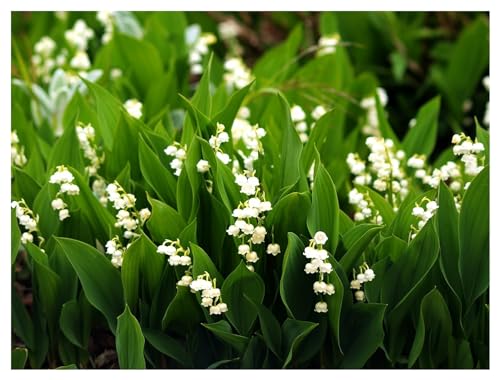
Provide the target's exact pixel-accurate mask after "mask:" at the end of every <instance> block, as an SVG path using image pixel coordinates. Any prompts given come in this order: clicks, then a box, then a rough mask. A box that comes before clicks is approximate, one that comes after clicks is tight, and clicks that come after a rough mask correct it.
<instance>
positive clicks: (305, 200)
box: [266, 192, 311, 248]
mask: <svg viewBox="0 0 500 380" xmlns="http://www.w3.org/2000/svg"><path fill="white" fill-rule="evenodd" d="M310 207H311V200H310V198H309V196H308V194H307V193H297V192H293V193H290V194H287V195H285V196H284V197H283V198H281V199H280V200H279V201H277V202H276V203H275V204H273V209H272V210H271V211H270V212H269V215H268V216H267V217H266V228H268V230H270V229H273V230H274V238H275V241H276V242H277V243H279V244H280V246H281V247H283V248H284V247H286V245H287V240H288V233H289V232H293V233H294V234H296V235H299V236H300V235H306V234H307V230H306V228H307V227H306V219H307V211H308V210H309V209H310Z"/></svg>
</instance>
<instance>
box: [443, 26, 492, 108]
mask: <svg viewBox="0 0 500 380" xmlns="http://www.w3.org/2000/svg"><path fill="white" fill-rule="evenodd" d="M488 34H489V26H488V22H487V19H486V17H477V18H476V20H475V21H474V22H472V23H470V24H469V25H468V26H467V27H466V28H464V29H463V31H462V32H461V33H460V36H459V37H458V40H457V42H456V43H455V46H454V47H453V50H452V52H451V55H450V56H449V60H448V62H449V64H448V67H447V68H446V71H445V72H444V78H443V87H444V90H445V92H446V95H447V96H448V100H449V102H450V105H451V106H452V109H453V111H454V112H455V114H456V115H457V117H459V116H460V115H461V114H462V105H463V103H464V101H465V100H466V99H470V98H471V96H472V95H473V92H474V90H475V89H476V86H477V84H478V82H479V80H480V79H481V76H482V75H484V70H485V69H486V68H487V67H488V57H489V43H488Z"/></svg>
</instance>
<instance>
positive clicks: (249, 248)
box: [226, 174, 281, 270]
mask: <svg viewBox="0 0 500 380" xmlns="http://www.w3.org/2000/svg"><path fill="white" fill-rule="evenodd" d="M243 182H245V183H243ZM248 182H251V184H248ZM236 183H238V184H239V185H240V186H242V189H243V187H245V189H246V190H248V191H247V192H246V193H244V194H247V195H253V197H252V198H249V199H247V200H246V201H244V202H241V203H240V204H239V205H238V207H237V208H235V209H234V210H233V217H234V218H236V221H235V222H234V224H231V225H230V226H229V227H228V229H227V231H226V232H227V234H228V235H230V236H234V237H235V238H238V239H240V243H241V244H240V245H239V246H238V254H239V255H241V256H243V257H244V258H245V261H246V262H247V265H248V269H249V270H253V267H252V265H251V264H252V263H256V262H257V261H258V260H259V256H258V254H257V252H256V251H255V249H254V248H255V247H254V245H259V244H262V243H264V240H265V239H266V235H267V230H266V228H265V227H264V226H263V223H264V219H265V215H264V213H265V212H268V211H270V210H272V206H271V202H269V201H266V200H265V195H264V193H262V192H261V191H260V189H259V188H258V186H259V182H258V178H256V177H253V176H251V177H247V176H245V175H243V174H240V175H238V176H237V178H236ZM247 187H248V188H247ZM250 188H251V189H250ZM250 190H252V191H250ZM242 192H243V190H242ZM280 251H281V250H280V246H279V245H278V244H269V245H268V247H267V251H266V252H267V253H268V254H270V255H273V256H276V255H277V254H278V253H280Z"/></svg>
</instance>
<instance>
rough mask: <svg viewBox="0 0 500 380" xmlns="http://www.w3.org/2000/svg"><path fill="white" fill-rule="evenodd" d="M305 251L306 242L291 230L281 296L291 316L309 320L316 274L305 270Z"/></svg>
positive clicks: (284, 260) (281, 284) (284, 263)
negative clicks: (309, 273) (307, 272)
mask: <svg viewBox="0 0 500 380" xmlns="http://www.w3.org/2000/svg"><path fill="white" fill-rule="evenodd" d="M303 252H304V244H303V243H302V241H301V240H300V238H299V237H298V236H297V235H295V234H294V233H293V232H290V233H289V234H288V245H287V247H286V251H285V254H284V257H283V270H282V273H281V280H280V296H281V300H282V301H283V304H284V305H285V308H286V311H287V313H288V315H289V316H291V317H292V318H294V319H302V320H307V319H308V317H309V315H310V314H311V312H312V310H313V302H314V299H313V292H312V288H313V282H314V276H311V275H308V274H306V273H305V272H304V267H305V265H306V263H307V260H306V258H305V257H304V255H303V254H302V253H303Z"/></svg>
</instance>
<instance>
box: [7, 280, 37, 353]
mask: <svg viewBox="0 0 500 380" xmlns="http://www.w3.org/2000/svg"><path fill="white" fill-rule="evenodd" d="M11 300H12V330H13V333H14V334H15V335H16V336H18V337H19V338H20V339H21V340H22V341H23V342H24V343H25V344H26V346H27V347H28V348H29V349H30V350H33V349H34V348H35V331H34V324H33V321H32V319H31V317H30V315H29V314H28V311H27V310H26V307H25V306H24V305H23V303H22V301H21V299H20V297H19V295H18V294H17V292H16V289H15V288H14V286H12V287H11Z"/></svg>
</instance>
